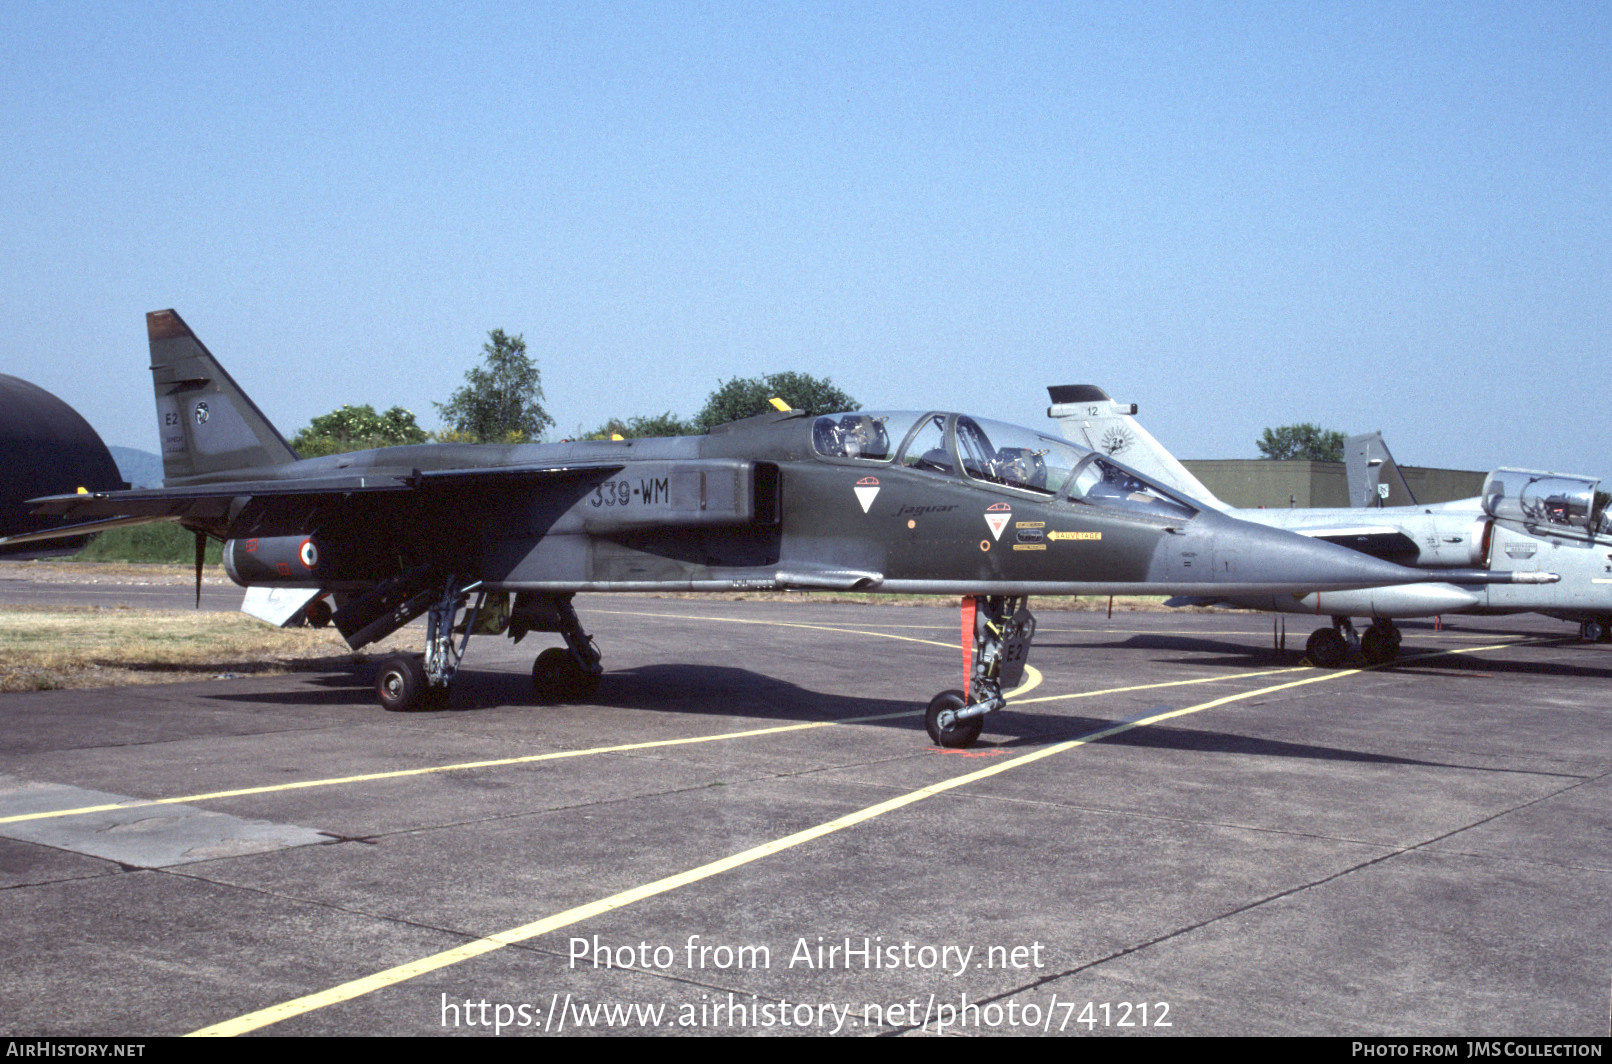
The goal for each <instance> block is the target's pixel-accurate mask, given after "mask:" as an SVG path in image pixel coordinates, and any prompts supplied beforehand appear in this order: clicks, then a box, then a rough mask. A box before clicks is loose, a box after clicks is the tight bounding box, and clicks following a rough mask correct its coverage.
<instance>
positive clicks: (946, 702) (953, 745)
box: [924, 691, 985, 749]
mask: <svg viewBox="0 0 1612 1064" xmlns="http://www.w3.org/2000/svg"><path fill="white" fill-rule="evenodd" d="M967 704H968V703H967V702H966V701H965V700H964V698H963V692H961V691H942V692H941V693H940V694H938V695H936V696H935V697H934V698H932V699H930V702H929V708H928V709H926V710H924V730H926V731H927V732H929V738H930V739H932V740H933V741H934V743H935V745H937V746H944V747H948V748H950V749H961V748H963V747H965V746H973V745H974V740H975V739H978V738H979V737H980V730H981V729H982V728H983V727H984V726H985V721H984V720H982V719H981V718H979V717H971V718H970V719H968V720H965V721H963V722H961V723H958V724H953V725H952V726H951V727H950V728H947V729H946V730H944V731H942V730H941V727H940V714H941V712H942V711H943V710H947V709H951V710H958V709H962V708H963V707H964V706H965V705H967Z"/></svg>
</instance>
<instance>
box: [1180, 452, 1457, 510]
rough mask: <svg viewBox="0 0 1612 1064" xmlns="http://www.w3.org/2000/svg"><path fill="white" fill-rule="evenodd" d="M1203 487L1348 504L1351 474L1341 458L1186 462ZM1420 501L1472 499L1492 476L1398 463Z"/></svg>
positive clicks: (1256, 497) (1239, 500) (1260, 501)
mask: <svg viewBox="0 0 1612 1064" xmlns="http://www.w3.org/2000/svg"><path fill="white" fill-rule="evenodd" d="M1181 464H1182V465H1184V466H1186V467H1187V470H1188V471H1189V472H1191V473H1192V475H1193V476H1195V477H1197V478H1198V479H1199V480H1201V481H1203V484H1204V487H1206V488H1208V489H1209V490H1210V491H1212V492H1214V493H1215V494H1216V495H1217V496H1219V497H1220V498H1221V499H1223V500H1225V501H1226V502H1227V503H1229V504H1230V505H1232V506H1236V507H1242V508H1247V509H1256V508H1258V507H1265V508H1267V509H1277V508H1286V507H1288V506H1304V507H1309V506H1348V505H1349V478H1348V477H1347V475H1345V473H1344V469H1343V463H1342V462H1307V461H1273V460H1271V459H1267V458H1254V459H1210V460H1197V461H1187V462H1182V463H1181ZM1400 472H1402V473H1403V474H1404V475H1405V483H1406V484H1408V485H1409V486H1410V490H1411V494H1412V495H1414V496H1416V501H1417V502H1422V503H1435V502H1449V501H1450V500H1452V499H1469V498H1472V497H1473V496H1475V495H1477V494H1478V493H1479V492H1480V491H1482V490H1483V479H1484V477H1485V476H1487V475H1488V474H1487V473H1486V472H1484V473H1478V472H1472V471H1469V470H1464V469H1425V468H1421V467H1418V466H1400Z"/></svg>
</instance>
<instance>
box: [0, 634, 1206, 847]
mask: <svg viewBox="0 0 1612 1064" xmlns="http://www.w3.org/2000/svg"><path fill="white" fill-rule="evenodd" d="M1024 671H1025V680H1024V683H1022V684H1020V685H1019V686H1018V687H1016V688H1014V689H1013V690H1011V691H1009V692H1007V695H1006V697H1008V698H1017V697H1018V696H1019V695H1020V694H1023V693H1025V692H1027V691H1032V690H1034V689H1035V688H1037V687H1039V686H1040V685H1041V680H1042V676H1041V673H1040V671H1038V670H1037V669H1035V668H1034V667H1033V666H1029V665H1026V666H1025V667H1024ZM1228 679H1229V677H1228ZM1092 693H1093V694H1100V693H1101V692H1092ZM922 712H923V711H922V710H912V709H903V710H901V711H900V712H897V713H876V714H873V715H871V716H863V717H841V718H839V719H837V720H816V721H808V722H806V723H804V724H779V725H775V726H773V727H770V728H749V729H746V730H744V731H733V732H718V733H716V734H714V735H694V736H688V737H686V738H682V739H652V740H648V741H645V742H641V743H618V744H616V745H614V746H591V747H587V748H586V749H582V750H556V751H553V752H551V753H546V754H523V755H520V756H518V757H500V758H492V759H489V760H485V761H459V762H455V763H454V764H450V765H429V766H426V767H424V768H401V769H393V770H391V771H389V772H365V773H362V774H359V775H354V776H331V777H327V778H325V779H315V780H296V781H294V782H291V783H270V784H264V785H262V786H257V787H236V788H234V789H232V790H227V791H204V792H202V793H200V794H182V795H177V796H175V797H172V798H142V799H138V800H136V801H132V802H110V803H107V804H104V805H81V806H77V807H75V808H72V809H47V810H44V811H41V812H35V813H18V814H16V815H14V816H6V817H0V824H18V823H22V822H23V821H28V820H53V819H56V818H58V817H68V816H83V815H85V814H88V813H105V812H110V811H111V810H114V809H142V808H145V807H146V806H153V805H181V804H184V805H188V804H191V803H194V802H205V801H210V800H214V799H218V798H240V797H243V796H245V795H250V794H274V793H277V792H281V791H300V790H307V789H309V788H313V787H337V786H341V785H342V784H346V783H369V782H372V781H374V780H395V779H405V778H407V777H409V776H430V775H434V774H436V773H440V772H463V771H465V770H467V769H476V768H503V767H506V766H509V765H532V764H536V763H538V762H541V761H561V760H565V759H567V758H573V757H593V756H595V755H598V754H621V753H630V752H632V751H635V750H657V749H662V748H665V747H668V746H690V745H693V744H695V743H714V742H721V741H724V740H728V739H749V738H754V737H755V736H758V735H782V734H784V733H786V732H797V731H809V730H811V729H813V728H833V727H838V726H840V725H845V724H866V723H869V722H872V721H877V720H894V719H896V718H897V717H910V716H913V715H914V714H915V713H922Z"/></svg>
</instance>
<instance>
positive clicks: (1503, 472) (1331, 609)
mask: <svg viewBox="0 0 1612 1064" xmlns="http://www.w3.org/2000/svg"><path fill="white" fill-rule="evenodd" d="M1048 393H1049V395H1050V396H1051V398H1052V403H1053V405H1052V406H1051V407H1049V408H1048V410H1047V414H1048V416H1049V417H1052V418H1054V419H1056V420H1057V421H1058V423H1059V425H1060V427H1061V428H1062V430H1063V434H1064V435H1065V436H1066V437H1068V438H1069V439H1070V440H1072V441H1074V442H1076V443H1086V442H1090V443H1093V444H1095V445H1096V446H1098V447H1101V448H1103V449H1105V450H1111V451H1113V452H1114V453H1115V454H1116V455H1117V456H1121V457H1123V458H1124V460H1125V461H1126V462H1128V463H1130V464H1131V465H1132V466H1134V467H1135V468H1137V469H1140V470H1142V471H1143V472H1144V473H1146V474H1147V475H1149V476H1151V477H1153V478H1154V479H1156V480H1158V481H1159V482H1160V483H1163V484H1165V485H1167V486H1169V487H1171V488H1173V489H1175V490H1176V491H1179V492H1181V493H1183V494H1185V495H1187V496H1188V497H1190V498H1192V499H1193V500H1194V501H1195V502H1196V503H1197V504H1198V505H1202V506H1205V507H1209V508H1213V509H1215V510H1218V511H1220V512H1223V513H1226V514H1229V515H1231V516H1234V517H1237V518H1240V519H1242V520H1246V521H1253V522H1257V523H1260V524H1265V525H1269V526H1271V527H1274V528H1281V529H1285V530H1287V531H1291V532H1297V533H1300V534H1302V535H1305V536H1309V537H1311V538H1314V539H1320V540H1327V541H1330V542H1332V543H1337V544H1339V545H1341V546H1346V547H1349V548H1351V549H1354V550H1358V551H1360V552H1362V553H1364V554H1368V555H1371V556H1373V557H1377V558H1381V559H1383V560H1386V561H1392V562H1395V563H1398V564H1402V565H1407V566H1415V567H1417V568H1421V569H1424V570H1425V571H1427V573H1428V574H1429V576H1430V577H1441V576H1442V574H1443V573H1445V572H1462V573H1465V572H1466V571H1467V570H1468V569H1469V568H1471V567H1477V568H1480V569H1485V570H1488V571H1490V572H1492V573H1494V574H1495V575H1496V576H1497V577H1502V576H1503V577H1504V579H1501V580H1496V581H1492V582H1490V583H1488V584H1474V583H1472V582H1471V581H1467V580H1464V579H1460V580H1455V581H1450V582H1448V583H1441V582H1429V583H1423V584H1416V585H1400V586H1395V587H1379V588H1365V589H1359V590H1353V591H1315V592H1311V593H1309V594H1306V595H1266V594H1258V595H1243V594H1236V595H1220V594H1215V595H1209V596H1203V595H1194V596H1190V597H1188V598H1186V599H1184V600H1182V601H1181V602H1180V604H1183V605H1185V604H1188V603H1193V604H1196V603H1202V602H1209V601H1213V602H1221V603H1224V604H1226V605H1231V606H1238V607H1242V608H1244V609H1257V610H1269V611H1273V612H1278V613H1308V614H1311V615H1315V614H1321V615H1323V616H1326V617H1327V618H1328V619H1329V620H1330V622H1331V623H1330V624H1329V625H1327V626H1326V627H1323V628H1318V629H1316V630H1315V632H1314V633H1313V634H1311V636H1310V638H1309V641H1308V643H1307V644H1306V646H1305V652H1306V654H1308V656H1309V658H1310V661H1311V662H1313V663H1314V664H1316V665H1320V666H1323V667H1326V668H1335V667H1337V666H1338V665H1341V664H1343V662H1344V661H1345V660H1346V659H1347V657H1348V655H1349V652H1350V650H1351V649H1352V648H1355V647H1358V648H1359V650H1360V653H1361V656H1362V657H1364V658H1365V660H1366V661H1367V662H1368V663H1371V664H1379V663H1382V662H1386V661H1392V660H1393V659H1394V658H1395V657H1396V656H1397V655H1398V653H1399V644H1400V632H1399V627H1398V625H1396V624H1395V623H1394V620H1395V619H1396V618H1405V617H1431V616H1437V615H1441V614H1446V613H1474V614H1504V613H1542V614H1545V615H1546V616H1548V617H1556V618H1559V619H1562V620H1567V621H1573V622H1576V623H1578V624H1579V626H1580V628H1579V634H1580V636H1581V637H1582V638H1584V639H1588V640H1598V639H1604V638H1606V636H1607V633H1608V632H1609V631H1612V522H1609V520H1608V516H1607V514H1606V511H1605V506H1606V497H1605V496H1604V495H1601V494H1599V493H1598V492H1597V491H1596V486H1597V483H1598V482H1597V481H1596V480H1595V479H1594V478H1591V477H1580V476H1573V475H1570V474H1563V473H1543V472H1536V471H1532V470H1526V469H1504V468H1502V469H1496V470H1495V471H1494V472H1492V473H1490V474H1489V476H1488V478H1487V480H1485V482H1484V485H1483V494H1482V495H1481V496H1479V497H1477V498H1472V499H1461V500H1457V501H1455V502H1446V503H1433V504H1425V505H1418V504H1417V503H1416V499H1415V496H1414V495H1412V494H1411V491H1410V487H1409V485H1407V484H1406V482H1405V478H1404V476H1403V475H1402V474H1401V473H1400V472H1399V469H1398V467H1397V466H1396V465H1395V464H1394V460H1393V456H1392V455H1390V454H1389V453H1388V448H1387V445H1386V444H1384V443H1383V441H1382V437H1381V435H1380V434H1378V433H1370V434H1366V435H1361V436H1352V437H1350V438H1349V442H1348V445H1347V446H1346V447H1345V452H1344V457H1345V465H1346V466H1347V467H1348V475H1349V494H1350V498H1351V499H1352V500H1353V501H1354V504H1355V505H1354V506H1353V507H1349V508H1337V507H1306V508H1302V509H1286V510H1283V509H1271V510H1247V509H1235V508H1233V507H1231V506H1228V505H1227V504H1226V503H1225V502H1223V501H1221V500H1220V499H1218V498H1216V497H1215V496H1214V494H1213V493H1212V492H1211V491H1210V490H1209V489H1208V488H1207V487H1205V486H1204V485H1203V483H1202V482H1201V481H1200V480H1198V479H1197V478H1196V477H1194V476H1193V475H1192V474H1191V473H1190V472H1188V471H1187V469H1186V467H1184V466H1182V465H1181V463H1180V462H1178V461H1176V460H1175V458H1174V457H1173V456H1172V455H1171V454H1170V452H1169V451H1167V450H1165V449H1164V446H1163V445H1162V444H1160V443H1159V441H1158V440H1156V439H1154V438H1153V436H1152V435H1151V434H1149V433H1148V431H1147V430H1146V429H1144V428H1143V427H1142V426H1141V425H1140V424H1139V423H1138V422H1137V421H1136V418H1135V416H1134V415H1135V414H1136V406H1135V404H1132V403H1124V404H1121V403H1116V402H1114V401H1113V400H1112V399H1110V398H1109V396H1108V394H1107V393H1106V392H1104V391H1103V390H1102V389H1101V388H1098V387H1095V386H1093V385H1064V386H1060V387H1053V388H1049V389H1048ZM1368 506H1369V508H1366V507H1368ZM1355 617H1366V618H1369V619H1370V625H1369V627H1367V628H1366V630H1365V631H1364V632H1363V633H1356V631H1355V628H1354V623H1353V618H1355Z"/></svg>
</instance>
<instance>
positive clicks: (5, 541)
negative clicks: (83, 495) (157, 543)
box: [0, 515, 178, 547]
mask: <svg viewBox="0 0 1612 1064" xmlns="http://www.w3.org/2000/svg"><path fill="white" fill-rule="evenodd" d="M176 520H178V518H177V517H170V516H166V515H165V516H161V517H111V518H107V519H106V520H104V521H84V522H81V523H79V524H76V525H62V526H60V527H58V528H47V529H44V530H43V531H39V532H19V533H17V534H16V535H15V536H0V547H10V546H13V545H16V544H19V543H37V542H40V541H43V540H47V539H66V538H68V537H70V536H87V535H91V534H92V533H95V532H105V531H106V530H107V529H109V528H122V527H123V526H125V525H148V524H151V523H152V522H154V521H176Z"/></svg>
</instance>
